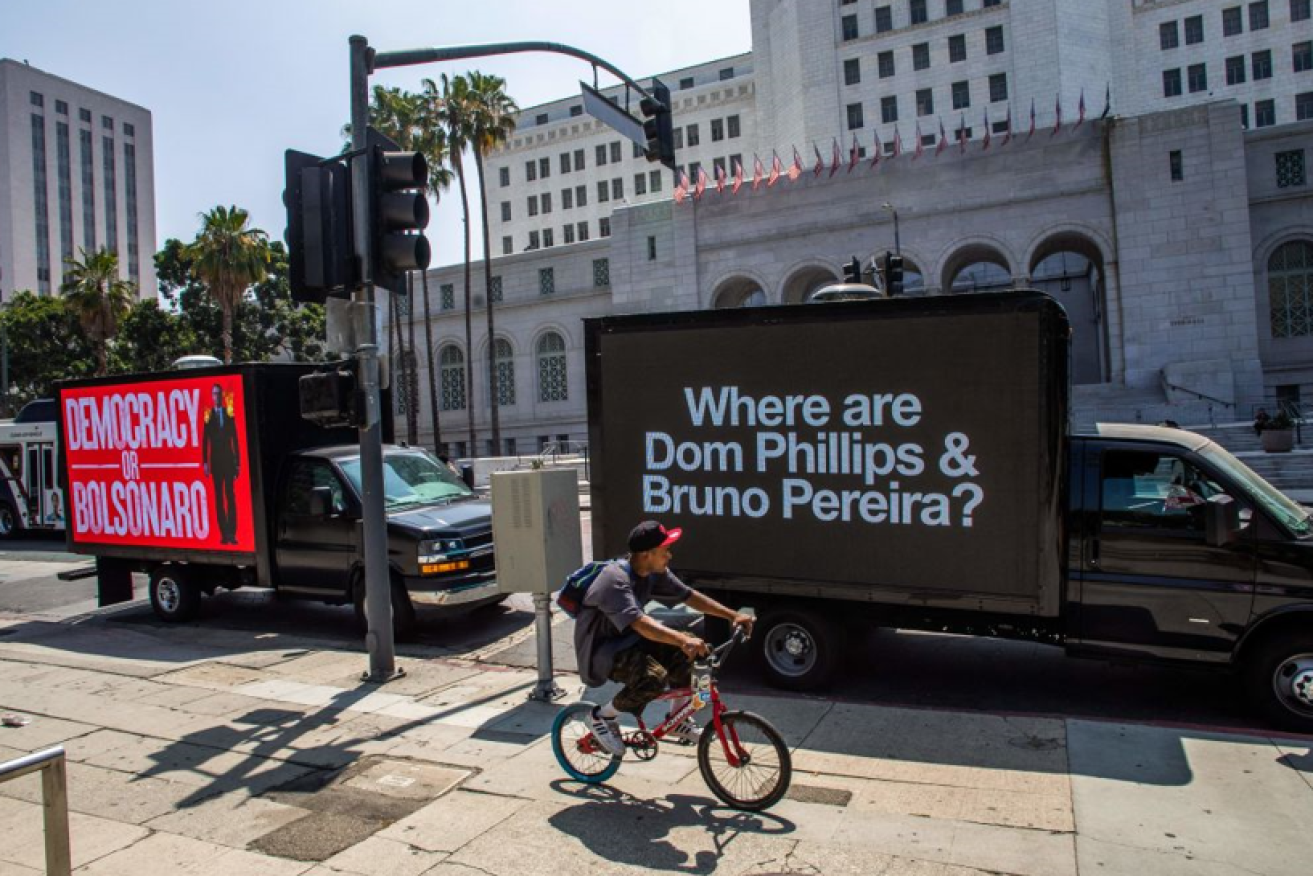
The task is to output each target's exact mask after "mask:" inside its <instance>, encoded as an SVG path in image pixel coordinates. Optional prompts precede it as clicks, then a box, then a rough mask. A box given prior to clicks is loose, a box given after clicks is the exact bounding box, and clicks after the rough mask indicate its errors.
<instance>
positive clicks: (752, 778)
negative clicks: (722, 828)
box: [698, 712, 793, 812]
mask: <svg viewBox="0 0 1313 876" xmlns="http://www.w3.org/2000/svg"><path fill="white" fill-rule="evenodd" d="M720 726H721V729H722V731H723V732H725V733H727V734H730V739H731V740H733V739H734V738H735V737H737V738H738V742H739V745H740V746H741V747H742V748H744V749H745V750H746V752H747V754H748V755H749V761H748V763H746V764H744V765H742V766H738V767H735V766H732V765H731V764H730V763H729V760H728V759H727V758H726V756H725V745H724V743H722V742H721V739H720V733H717V732H716V726H715V725H714V724H712V725H711V726H708V727H706V728H705V729H704V730H703V731H702V738H701V739H699V740H698V769H699V770H700V771H701V772H702V780H703V781H705V782H706V783H707V787H709V788H710V789H711V792H712V793H713V794H715V795H716V796H717V797H719V798H720V799H721V800H722V801H723V802H724V803H725V804H726V805H728V806H730V807H732V808H734V809H743V810H746V811H748V812H760V811H762V810H763V809H769V808H770V807H772V806H774V805H775V804H776V803H778V802H780V800H781V799H782V798H783V797H784V795H785V794H786V793H787V792H788V790H789V782H790V781H791V780H792V778H793V758H792V756H791V755H790V754H789V747H788V746H787V745H785V744H784V737H783V736H781V735H780V731H778V730H776V729H775V727H774V726H773V725H772V724H771V723H770V722H769V721H767V720H766V719H765V718H763V717H761V716H760V715H754V714H753V713H751V712H725V713H724V714H723V715H721V716H720ZM731 744H732V743H731ZM717 765H719V770H718V769H717ZM726 771H728V772H726ZM745 783H746V784H745ZM731 786H732V787H731Z"/></svg>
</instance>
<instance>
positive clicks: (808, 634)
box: [752, 610, 840, 690]
mask: <svg viewBox="0 0 1313 876" xmlns="http://www.w3.org/2000/svg"><path fill="white" fill-rule="evenodd" d="M752 638H753V639H754V640H756V641H757V643H758V644H757V654H758V655H759V656H760V658H761V663H762V666H763V667H764V668H765V670H766V680H767V681H768V682H770V683H771V684H772V685H774V686H775V687H782V688H785V689H786V690H813V689H815V688H818V687H820V686H822V685H824V684H825V683H826V682H827V681H829V678H830V675H831V674H832V673H833V672H834V668H835V665H836V663H837V659H838V650H839V647H840V636H839V632H838V630H837V629H836V627H835V625H834V624H833V623H831V622H830V620H829V619H828V618H826V617H824V616H823V615H821V614H819V613H818V612H812V611H801V610H797V611H779V612H772V613H770V614H768V615H766V617H765V618H763V619H762V620H760V621H758V623H757V629H756V630H755V631H754V632H753V636H752Z"/></svg>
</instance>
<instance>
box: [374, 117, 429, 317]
mask: <svg viewBox="0 0 1313 876" xmlns="http://www.w3.org/2000/svg"><path fill="white" fill-rule="evenodd" d="M368 152H369V156H368V159H369V180H370V185H369V193H370V229H371V232H372V235H373V244H374V246H373V261H374V276H373V278H372V279H373V282H374V285H375V286H382V287H383V288H384V289H390V290H391V291H393V292H396V293H398V294H404V293H405V291H406V272H408V271H422V270H424V269H425V268H427V267H428V266H429V257H430V250H429V242H428V240H427V239H426V238H425V237H424V235H423V234H422V233H420V232H422V231H423V229H424V227H425V226H426V225H428V224H429V201H428V198H427V197H426V196H425V194H424V191H425V187H426V186H427V185H428V181H429V165H428V162H427V161H426V160H425V159H424V155H423V153H421V152H402V151H401V147H400V146H398V145H397V144H396V143H395V142H393V141H392V140H389V139H388V138H387V137H384V136H383V135H382V134H380V133H378V132H377V131H375V130H374V129H373V128H370V129H369V131H368Z"/></svg>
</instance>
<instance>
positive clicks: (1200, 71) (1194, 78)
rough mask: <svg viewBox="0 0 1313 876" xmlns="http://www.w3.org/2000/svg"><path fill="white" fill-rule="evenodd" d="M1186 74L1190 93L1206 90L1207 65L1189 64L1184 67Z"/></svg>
mask: <svg viewBox="0 0 1313 876" xmlns="http://www.w3.org/2000/svg"><path fill="white" fill-rule="evenodd" d="M1186 76H1187V77H1188V78H1189V81H1190V93H1191V94H1195V93H1197V92H1200V91H1207V90H1208V67H1207V65H1205V64H1191V65H1190V66H1189V67H1187V68H1186Z"/></svg>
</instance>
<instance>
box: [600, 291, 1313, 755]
mask: <svg viewBox="0 0 1313 876" xmlns="http://www.w3.org/2000/svg"><path fill="white" fill-rule="evenodd" d="M1069 338H1070V328H1069V325H1068V323H1067V320H1066V316H1065V314H1064V312H1063V310H1062V308H1061V307H1060V306H1059V305H1058V304H1057V303H1056V302H1055V301H1053V300H1052V299H1051V298H1049V297H1047V296H1045V295H1043V294H1041V293H1038V292H1032V291H1012V292H1003V293H992V294H977V295H963V296H942V297H931V298H895V299H888V300H874V301H846V302H839V303H832V304H807V305H797V306H785V307H771V308H743V309H735V310H714V311H698V312H689V313H661V314H650V315H637V316H618V317H607V318H601V319H592V320H587V321H586V339H587V347H586V354H587V371H588V375H587V377H588V413H589V433H590V434H589V438H590V442H589V443H590V447H591V449H592V477H591V486H592V508H593V539H594V553H595V555H597V556H615V555H619V554H621V553H623V551H624V542H625V533H626V532H627V531H628V528H629V527H631V526H633V525H634V522H635V521H637V520H639V519H643V518H648V517H654V518H660V519H662V520H663V521H665V522H666V523H667V524H670V525H676V526H684V527H687V528H688V533H689V537H687V538H685V539H683V540H682V541H681V542H680V545H679V550H678V554H677V559H676V566H677V569H678V571H679V574H680V575H681V576H682V577H683V578H684V579H685V580H687V581H689V582H690V583H692V584H694V585H695V586H697V587H699V588H701V589H703V590H706V591H707V592H709V593H711V594H712V595H714V596H715V597H716V598H717V599H720V600H722V601H724V602H726V603H729V604H735V605H752V606H753V607H754V608H755V609H756V611H757V614H758V617H759V618H760V621H759V624H758V633H757V635H756V636H755V637H754V641H755V642H756V643H757V647H758V651H759V656H760V658H761V664H762V666H763V668H764V670H765V673H766V675H767V677H768V679H769V680H770V681H772V682H773V683H775V684H777V685H780V686H784V687H788V688H794V689H809V688H813V687H816V686H818V685H821V684H823V683H824V682H825V681H826V679H827V677H828V676H829V675H830V673H831V672H832V670H833V669H834V668H835V666H836V664H837V662H838V661H839V660H840V659H841V651H842V649H843V642H844V641H845V636H850V635H852V634H854V632H856V633H858V634H860V633H861V632H862V631H866V630H870V629H871V628H874V627H882V626H885V627H899V628H905V629H919V630H933V631H946V632H954V633H964V634H974V635H984V636H997V637H1010V638H1021V639H1029V640H1034V641H1040V642H1047V643H1052V644H1055V645H1061V646H1063V647H1065V648H1066V649H1067V650H1068V651H1069V652H1071V653H1075V654H1088V655H1104V656H1116V657H1119V658H1131V659H1144V660H1168V661H1185V662H1190V663H1195V664H1208V665H1213V666H1216V667H1219V668H1228V669H1234V670H1237V671H1239V672H1240V673H1242V674H1243V678H1244V682H1245V684H1246V686H1247V688H1248V691H1249V692H1250V693H1251V694H1252V696H1253V698H1254V699H1255V701H1256V702H1257V703H1258V704H1259V705H1260V706H1261V708H1263V709H1264V710H1265V711H1266V713H1267V714H1268V715H1269V716H1270V717H1271V718H1272V719H1273V720H1275V721H1277V722H1279V723H1281V724H1283V725H1284V726H1288V727H1294V728H1298V729H1303V730H1313V520H1310V517H1309V514H1308V512H1307V511H1306V510H1305V509H1303V508H1302V507H1300V506H1299V505H1297V504H1296V503H1294V502H1292V501H1291V500H1290V499H1288V498H1287V497H1286V496H1284V495H1283V494H1281V493H1280V492H1279V491H1277V490H1276V489H1275V488H1273V487H1272V486H1271V485H1270V484H1268V483H1267V482H1266V481H1264V480H1263V479H1262V478H1261V477H1259V476H1258V475H1256V474H1255V473H1254V472H1252V471H1251V470H1249V469H1248V468H1247V467H1246V466H1245V465H1243V464H1242V463H1241V462H1240V461H1239V460H1237V459H1236V458H1235V457H1234V456H1232V455H1231V454H1230V453H1228V452H1227V451H1226V450H1225V449H1223V448H1221V447H1220V446H1218V445H1217V444H1215V443H1213V442H1211V441H1210V440H1208V439H1206V438H1204V437H1202V436H1200V435H1197V434H1194V433H1191V432H1187V431H1182V430H1179V429H1171V428H1158V427H1152V426H1138V425H1125V426H1102V427H1100V428H1099V429H1098V430H1097V431H1096V432H1095V433H1093V434H1088V435H1073V434H1069V431H1068V398H1069V385H1068V384H1069V381H1068V357H1069Z"/></svg>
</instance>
